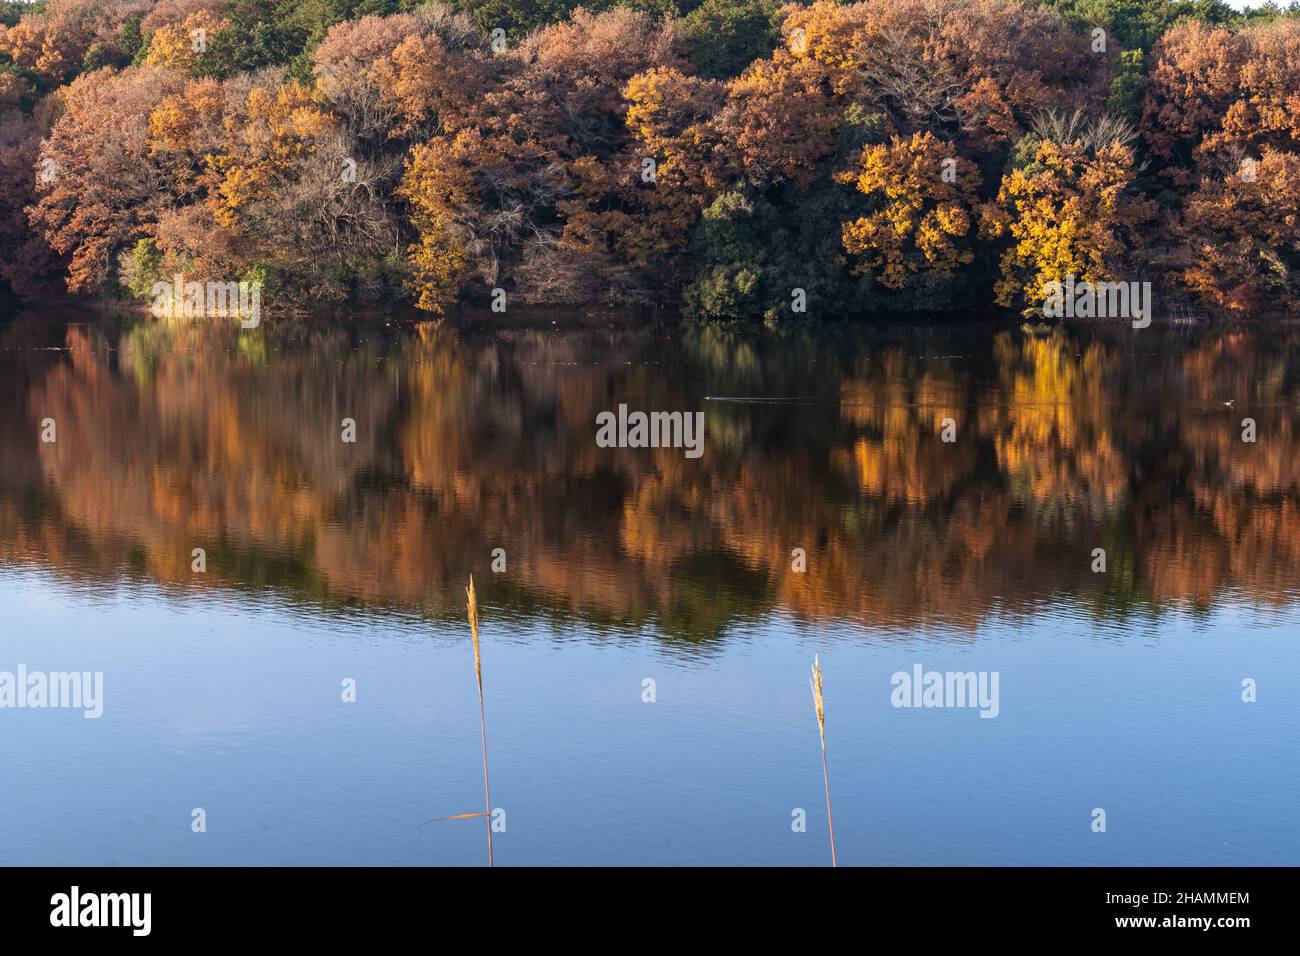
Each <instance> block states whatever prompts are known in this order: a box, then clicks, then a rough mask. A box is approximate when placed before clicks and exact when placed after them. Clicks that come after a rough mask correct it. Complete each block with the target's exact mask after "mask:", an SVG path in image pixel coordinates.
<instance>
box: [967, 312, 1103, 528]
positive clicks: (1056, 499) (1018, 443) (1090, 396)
mask: <svg viewBox="0 0 1300 956" xmlns="http://www.w3.org/2000/svg"><path fill="white" fill-rule="evenodd" d="M995 355H996V358H997V360H998V366H999V378H1000V383H999V384H1000V388H999V401H997V402H996V403H994V404H992V405H990V406H988V407H986V408H985V409H984V412H983V415H982V419H981V422H980V431H981V433H982V434H984V435H988V436H991V438H992V439H993V444H994V448H995V449H996V451H997V457H998V464H999V466H1000V468H1001V469H1002V471H1003V472H1004V473H1005V474H1006V475H1007V477H1008V479H1009V481H1010V483H1011V487H1012V489H1013V491H1014V492H1015V494H1016V495H1017V497H1022V498H1027V499H1029V500H1031V501H1034V502H1038V503H1042V504H1048V503H1051V504H1056V505H1070V506H1080V505H1083V506H1086V507H1087V508H1088V510H1089V511H1090V512H1091V513H1093V514H1094V515H1100V514H1102V513H1104V512H1107V511H1111V510H1113V509H1114V508H1115V507H1116V506H1117V505H1119V504H1120V503H1121V502H1122V500H1123V497H1124V493H1125V487H1126V483H1127V478H1128V469H1129V463H1128V461H1127V459H1126V458H1125V456H1124V454H1123V453H1122V452H1121V451H1120V450H1119V449H1118V448H1117V447H1116V445H1115V441H1114V438H1113V436H1112V434H1111V426H1110V422H1111V418H1112V416H1113V412H1114V409H1113V408H1112V407H1111V402H1112V398H1111V394H1110V392H1109V391H1108V388H1107V385H1108V383H1109V382H1111V381H1113V376H1112V366H1113V362H1114V359H1113V355H1112V353H1111V352H1110V350H1108V349H1106V348H1104V347H1103V346H1101V345H1099V344H1096V343H1094V344H1092V345H1090V346H1089V347H1088V349H1087V350H1086V351H1085V352H1084V354H1083V355H1082V356H1078V355H1076V349H1075V344H1074V343H1073V342H1072V341H1071V340H1070V339H1069V338H1067V337H1066V335H1065V334H1064V333H1063V332H1061V331H1059V330H1058V331H1056V332H1054V333H1053V334H1051V335H1050V336H1046V337H1039V336H1021V337H1013V336H1012V335H1011V334H1010V333H1003V334H1002V335H1000V336H999V337H998V339H997V342H996V345H995Z"/></svg>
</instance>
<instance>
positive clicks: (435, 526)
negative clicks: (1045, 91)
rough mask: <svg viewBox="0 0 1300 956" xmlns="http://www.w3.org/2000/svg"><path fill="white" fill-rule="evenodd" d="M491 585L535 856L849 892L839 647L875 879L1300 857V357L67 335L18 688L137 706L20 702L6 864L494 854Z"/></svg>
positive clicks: (41, 376) (873, 345) (1, 526)
mask: <svg viewBox="0 0 1300 956" xmlns="http://www.w3.org/2000/svg"><path fill="white" fill-rule="evenodd" d="M1227 402H1231V403H1232V404H1231V405H1230V406H1229V405H1227V404H1225V403H1227ZM619 403H627V404H628V405H629V407H630V408H632V409H644V410H701V411H703V413H704V422H705V427H706V438H705V446H704V454H703V456H702V457H701V458H700V459H698V460H692V459H688V458H686V457H685V456H684V455H683V453H682V451H681V450H674V449H644V450H639V449H602V448H599V447H597V445H596V442H595V424H594V423H595V417H596V415H597V413H599V412H601V411H604V410H612V409H616V408H617V407H618V405H619ZM1246 417H1250V418H1253V419H1254V420H1255V422H1256V427H1257V434H1258V440H1257V441H1256V442H1255V443H1253V444H1252V443H1246V442H1243V441H1242V426H1241V422H1242V419H1243V418H1246ZM46 418H51V419H54V421H55V423H56V425H57V441H56V442H54V443H52V444H51V443H43V442H42V441H41V440H40V436H41V423H42V421H43V420H44V419H46ZM344 418H352V419H354V420H355V421H356V424H357V440H356V442H355V444H345V443H343V442H342V441H341V440H340V421H341V420H342V419H344ZM945 419H952V423H951V424H952V426H953V427H955V433H956V436H957V440H956V441H955V442H953V443H945V442H944V441H942V440H941V434H942V431H943V424H944V420H945ZM194 548H203V549H205V551H206V555H207V572H206V573H203V574H196V573H194V572H193V571H192V570H191V561H192V558H191V553H192V549H194ZM494 548H503V549H505V553H506V561H507V570H506V571H505V573H493V572H492V570H491V562H492V550H493V549H494ZM795 548H803V549H804V550H805V552H806V554H807V570H806V572H805V573H798V572H796V571H794V570H793V569H792V558H791V553H792V551H793V549H795ZM1095 548H1104V549H1105V552H1106V557H1107V570H1106V572H1105V573H1093V571H1092V570H1091V565H1092V562H1093V550H1094V549H1095ZM471 573H472V574H473V575H474V578H475V582H476V584H477V587H478V590H479V595H480V601H481V605H482V607H481V617H482V640H483V668H484V680H485V685H486V691H485V692H486V701H487V718H488V731H489V747H490V752H491V772H492V786H493V798H494V799H493V803H494V805H496V806H498V807H501V808H503V809H504V810H505V812H506V831H505V832H504V833H499V834H498V835H497V837H496V859H497V862H498V863H499V864H506V865H509V864H641V863H644V864H733V863H734V864H797V865H804V864H807V865H824V864H826V863H828V862H829V852H828V847H827V839H826V811H825V803H824V796H823V792H822V775H821V757H820V750H819V746H818V734H817V724H816V719H815V717H814V714H813V707H812V701H811V697H810V694H809V689H808V669H809V665H810V663H811V661H812V658H813V656H814V655H815V654H816V655H819V656H820V659H821V663H822V667H823V670H824V675H825V681H826V708H827V747H828V759H829V766H830V781H831V792H832V800H833V809H834V813H835V831H836V837H837V844H838V850H839V857H840V860H841V862H844V863H858V864H903V865H908V864H949V863H955V864H993V865H998V864H1017V863H1019V864H1189V865H1190V864H1294V863H1295V862H1296V861H1297V859H1298V858H1300V815H1297V814H1296V813H1295V806H1296V801H1297V793H1298V790H1300V733H1298V728H1300V694H1298V693H1297V691H1298V690H1300V629H1298V628H1300V330H1296V329H1284V330H1281V331H1279V330H1272V331H1265V332H1262V331H1252V330H1245V331H1225V330H1206V329H1197V330H1163V331H1161V330H1157V329H1155V328H1154V327H1153V328H1151V329H1147V330H1143V331H1141V332H1133V331H1131V330H1128V329H1104V330H1103V329H1091V330H1089V329H1072V330H1068V331H1065V330H1058V331H1056V332H1054V333H1050V334H1038V335H1035V334H1032V333H1029V332H1026V331H1022V330H1019V329H1010V330H1007V329H986V328H978V327H971V326H965V327H963V326H958V325H952V326H946V325H934V326H929V327H920V326H893V327H877V328H874V329H871V330H867V331H862V330H859V331H851V332H843V331H840V332H836V331H829V332H823V333H818V334H791V335H785V336H763V335H742V334H732V333H727V332H720V331H693V330H686V331H679V330H665V329H653V330H645V329H641V330H635V331H629V330H627V329H625V328H624V329H618V328H592V327H585V328H574V327H565V326H564V325H563V324H562V323H561V324H557V325H555V326H554V327H552V326H551V325H550V323H549V321H548V322H547V323H546V324H545V327H542V328H538V327H536V326H534V327H531V328H530V327H500V326H495V327H494V326H493V325H491V324H490V323H483V322H455V321H448V322H444V323H427V322H426V323H419V322H411V321H397V320H394V321H392V322H391V323H387V322H385V321H384V320H374V321H356V322H350V323H348V322H338V321H331V320H319V321H312V322H295V323H287V322H286V323H274V324H267V325H264V326H263V327H262V328H259V329H256V330H252V331H241V330H240V329H238V327H237V326H233V325H231V324H229V323H220V324H202V323H196V324H188V325H187V324H178V325H169V324H165V323H158V322H154V321H151V320H145V321H139V320H136V319H122V318H103V317H98V318H97V317H92V316H90V315H87V314H80V315H56V314H26V315H19V316H16V317H13V318H11V319H8V320H6V321H4V322H3V323H0V671H10V672H16V670H17V668H18V666H19V665H20V664H21V665H25V666H26V667H27V668H28V669H29V670H31V671H45V672H52V671H71V670H77V671H102V672H103V674H104V713H103V716H102V717H101V718H99V719H98V720H87V719H83V717H82V715H81V712H80V711H77V710H31V709H21V710H20V709H0V766H2V767H3V768H4V769H5V779H4V781H3V783H2V784H0V847H3V861H4V862H5V863H16V864H73V865H79V864H240V863H254V864H291V863H302V864H350V863H357V864H454V865H483V864H484V863H485V861H486V846H485V843H486V837H485V833H484V827H483V823H482V821H481V820H480V821H468V822H459V823H438V824H429V825H426V826H423V827H422V826H421V824H422V823H424V822H425V821H427V820H429V819H431V818H435V817H442V816H448V815H452V814H459V813H467V812H473V811H475V810H480V809H481V808H482V803H483V793H482V768H481V763H480V749H479V748H480V742H479V726H478V697H477V693H476V690H475V683H474V670H473V656H472V651H471V648H470V643H469V635H468V629H467V627H466V625H465V622H464V621H465V614H464V590H463V589H464V585H465V583H466V581H467V579H468V577H469V575H470V574H471ZM917 664H920V665H922V666H923V668H924V669H926V670H939V671H949V670H951V671H976V672H981V671H986V672H997V673H998V675H999V714H998V716H997V717H996V719H981V718H980V717H979V714H978V712H977V711H976V710H973V709H961V708H950V709H909V708H895V707H894V706H892V705H891V692H892V690H893V688H892V686H891V675H893V674H894V673H895V672H897V671H907V672H911V670H912V669H913V667H914V665H917ZM347 678H352V679H354V680H355V681H356V686H357V700H356V702H355V703H344V702H343V701H342V700H341V685H342V682H343V681H344V680H345V679H347ZM1245 678H1252V679H1254V680H1255V681H1256V682H1257V688H1258V691H1257V693H1258V699H1257V702H1255V703H1246V702H1243V700H1242V681H1243V679H1245ZM646 679H652V680H653V681H654V682H655V684H654V688H655V698H656V699H655V702H654V703H645V702H643V699H642V697H643V682H644V681H645V680H646ZM196 807H202V808H203V809H204V810H205V811H206V814H207V832H206V833H202V834H196V833H193V832H191V811H192V810H193V809H194V808H196ZM796 808H803V809H804V810H805V811H806V814H807V832H805V833H799V832H794V831H793V829H792V826H791V821H792V813H793V811H795V809H796ZM1094 808H1104V809H1105V811H1106V814H1107V830H1106V832H1105V833H1094V832H1092V828H1091V824H1092V811H1093V809H1094Z"/></svg>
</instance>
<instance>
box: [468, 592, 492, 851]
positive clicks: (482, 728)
mask: <svg viewBox="0 0 1300 956" xmlns="http://www.w3.org/2000/svg"><path fill="white" fill-rule="evenodd" d="M465 597H466V598H467V599H468V602H469V632H470V636H471V637H472V638H473V639H474V677H475V678H476V679H477V681H478V726H479V733H480V736H481V737H482V740H483V800H484V809H485V811H486V812H485V813H484V814H483V815H484V816H485V817H486V818H487V835H488V866H496V860H495V858H494V856H493V853H492V788H491V787H490V786H489V785H488V755H487V714H486V712H485V710H484V707H483V661H482V658H481V657H480V656H479V650H478V597H477V596H476V595H475V593H474V576H473V575H470V579H469V587H467V588H466V589H465Z"/></svg>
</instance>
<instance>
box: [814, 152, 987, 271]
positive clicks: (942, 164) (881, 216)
mask: <svg viewBox="0 0 1300 956" xmlns="http://www.w3.org/2000/svg"><path fill="white" fill-rule="evenodd" d="M952 153H953V150H952V148H951V147H950V146H948V145H946V144H945V143H943V142H942V141H940V140H939V139H938V138H936V137H935V136H933V135H932V134H930V133H914V134H912V135H911V136H909V137H899V136H895V137H893V138H892V139H891V140H890V142H889V143H888V144H880V145H877V146H873V147H871V148H869V149H867V150H865V151H864V152H863V154H862V161H861V165H860V168H859V169H857V170H853V171H849V172H846V173H841V174H840V175H839V176H837V177H836V178H837V179H838V180H839V181H840V182H843V183H852V184H853V185H855V186H856V187H857V188H858V191H859V192H862V193H865V194H866V195H868V196H872V197H874V198H877V199H879V201H880V203H881V206H880V208H879V209H878V210H877V211H876V212H873V213H872V214H871V215H869V216H863V217H861V218H859V219H855V220H853V221H852V222H846V223H845V224H844V228H843V233H842V235H843V242H844V249H845V250H846V251H847V252H848V253H849V254H850V255H853V256H857V257H858V258H859V262H858V263H857V264H856V265H855V266H854V267H853V271H854V272H855V273H857V274H859V275H862V274H869V275H871V276H873V277H874V278H875V279H876V281H878V282H879V283H880V284H881V285H883V286H885V287H886V288H889V289H901V288H904V287H905V286H906V285H907V284H908V283H909V282H910V281H911V280H912V279H913V278H914V277H915V276H917V275H918V274H926V275H951V274H952V273H953V272H954V271H955V270H956V269H957V268H958V267H959V266H963V265H966V264H967V263H969V262H971V261H972V260H973V259H974V258H975V255H974V253H973V252H971V250H970V249H968V248H965V246H964V242H965V240H966V238H967V237H968V236H969V234H970V232H971V226H972V216H971V210H972V209H973V208H974V206H975V203H976V188H977V180H978V177H979V172H978V171H977V170H976V169H975V168H974V166H973V165H972V164H970V163H967V162H965V161H963V160H959V159H957V157H955V156H953V155H952Z"/></svg>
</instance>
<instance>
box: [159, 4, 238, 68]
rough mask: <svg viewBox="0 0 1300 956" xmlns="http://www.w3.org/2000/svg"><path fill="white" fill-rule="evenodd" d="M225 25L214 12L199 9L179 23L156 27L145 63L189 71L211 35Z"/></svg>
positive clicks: (225, 22)
mask: <svg viewBox="0 0 1300 956" xmlns="http://www.w3.org/2000/svg"><path fill="white" fill-rule="evenodd" d="M229 25H230V21H228V20H225V19H223V18H222V17H220V16H218V15H217V14H215V13H212V12H210V11H208V10H199V11H196V12H195V13H191V14H190V15H189V16H188V17H186V18H185V19H184V21H182V22H181V23H172V24H169V25H167V26H165V27H159V28H158V29H157V30H155V31H154V32H153V35H152V36H151V37H150V38H149V52H148V53H147V54H146V55H145V63H147V64H149V65H150V66H169V67H172V68H173V69H177V70H183V71H185V72H189V70H190V69H191V68H193V66H194V64H195V63H197V62H198V60H199V57H201V56H202V55H203V53H204V52H205V51H206V50H207V44H208V43H210V42H211V41H212V37H213V35H214V34H216V32H217V31H218V30H222V29H224V28H225V27H227V26H229Z"/></svg>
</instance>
